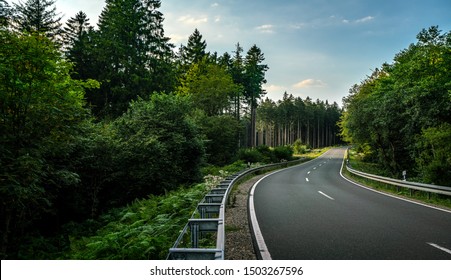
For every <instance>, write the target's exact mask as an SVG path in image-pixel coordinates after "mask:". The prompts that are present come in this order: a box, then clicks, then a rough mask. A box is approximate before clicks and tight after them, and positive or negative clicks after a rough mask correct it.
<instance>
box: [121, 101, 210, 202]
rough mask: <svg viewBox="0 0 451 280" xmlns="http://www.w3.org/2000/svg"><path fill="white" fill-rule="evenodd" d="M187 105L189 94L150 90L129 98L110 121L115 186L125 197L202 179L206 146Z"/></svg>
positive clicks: (156, 192)
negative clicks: (141, 97) (114, 148)
mask: <svg viewBox="0 0 451 280" xmlns="http://www.w3.org/2000/svg"><path fill="white" fill-rule="evenodd" d="M190 110H191V106H190V102H189V99H188V98H187V97H181V96H174V95H164V94H154V95H152V97H151V99H150V100H149V101H144V100H138V101H135V102H132V103H131V104H130V108H129V110H128V111H127V113H125V114H124V115H123V116H122V117H120V118H118V119H117V120H116V121H115V122H114V129H115V130H116V139H115V141H117V151H116V155H115V157H116V159H115V162H116V164H117V166H118V167H119V168H118V171H117V172H118V173H117V174H116V176H117V177H118V178H117V181H118V183H119V185H118V186H117V187H118V188H120V189H127V196H128V199H133V198H135V197H143V196H145V195H147V194H149V193H154V194H159V193H163V192H164V191H166V190H170V189H172V188H174V187H175V186H178V185H180V184H185V183H192V182H196V181H198V180H199V179H200V172H199V170H200V164H201V163H202V162H203V157H204V148H203V142H202V139H201V138H200V135H199V133H198V129H197V127H196V126H195V124H194V123H193V122H192V121H191V120H190V119H189V118H188V117H187V115H188V113H189V112H190Z"/></svg>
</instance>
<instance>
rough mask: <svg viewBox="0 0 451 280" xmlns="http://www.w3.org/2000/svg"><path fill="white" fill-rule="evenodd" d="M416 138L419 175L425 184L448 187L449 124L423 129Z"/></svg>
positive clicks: (450, 169) (450, 164) (450, 167)
mask: <svg viewBox="0 0 451 280" xmlns="http://www.w3.org/2000/svg"><path fill="white" fill-rule="evenodd" d="M418 138H419V139H418V142H417V145H418V146H417V147H418V149H419V150H420V154H419V157H418V158H417V159H416V160H417V164H418V168H419V171H420V174H421V175H422V177H423V178H424V180H425V181H427V182H432V183H434V184H437V185H443V186H450V185H451V184H450V179H451V124H449V123H445V124H442V125H441V126H439V127H430V128H428V129H425V130H423V132H422V133H421V135H420V136H419V137H418Z"/></svg>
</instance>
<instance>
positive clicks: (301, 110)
mask: <svg viewBox="0 0 451 280" xmlns="http://www.w3.org/2000/svg"><path fill="white" fill-rule="evenodd" d="M160 5H161V1H159V0H107V1H106V5H105V8H104V10H103V11H102V13H101V15H100V18H99V20H98V24H97V26H95V27H94V26H92V25H91V24H90V22H89V18H88V17H87V15H86V14H85V13H84V12H83V11H80V12H78V13H76V14H74V15H73V17H71V18H70V19H69V20H67V22H65V23H63V22H62V17H61V16H60V14H59V13H58V11H57V5H56V2H55V1H54V0H27V1H25V2H19V3H18V4H13V5H11V4H9V3H8V2H7V1H6V0H0V42H1V43H0V167H1V168H0V197H1V217H2V222H1V227H0V228H1V238H2V239H1V250H0V255H1V258H2V259H40V258H42V259H44V258H88V257H89V256H90V257H92V258H105V259H107V258H156V257H161V256H162V255H161V252H160V251H159V250H160V248H163V247H164V246H163V247H161V246H160V245H159V243H158V242H160V241H161V240H160V239H164V238H166V239H169V238H170V235H166V234H167V232H165V230H166V229H165V230H163V231H160V232H159V233H155V231H153V230H154V229H155V228H158V227H159V225H160V224H162V223H163V221H166V223H168V224H169V223H171V224H172V228H171V230H172V231H173V232H175V233H177V232H178V230H179V229H178V228H174V227H177V224H175V222H174V220H173V219H174V215H175V214H176V213H178V212H189V211H190V210H189V209H190V207H192V206H193V201H196V200H197V199H199V197H200V196H199V195H200V193H202V190H203V189H202V188H199V187H198V186H199V185H198V183H200V182H202V181H203V178H204V176H206V175H208V171H209V170H213V169H215V168H216V169H217V168H220V167H221V166H225V165H229V164H232V165H233V164H234V162H235V165H236V166H240V164H239V162H240V161H239V160H241V162H242V163H243V162H247V158H246V155H247V154H249V152H252V151H255V149H256V147H257V146H258V147H259V148H258V151H261V152H265V153H267V152H268V151H272V148H269V147H276V146H283V147H281V148H279V150H274V152H277V151H279V152H280V151H282V153H279V155H280V154H282V156H280V157H277V156H271V157H268V159H269V160H270V161H272V160H280V159H285V155H286V154H287V153H285V152H286V151H288V154H289V155H287V156H286V157H287V158H289V157H291V155H292V153H293V148H292V147H291V145H293V144H294V147H298V148H299V147H302V149H303V150H305V149H308V148H318V147H323V146H326V145H333V144H337V143H338V142H339V141H340V139H339V137H338V135H337V133H338V126H337V125H336V123H337V121H338V120H339V118H340V115H341V112H342V110H341V109H340V108H339V106H338V105H337V104H336V103H334V104H329V103H328V102H327V101H320V100H316V101H313V100H311V99H310V98H306V99H304V100H303V99H301V98H299V97H296V98H295V97H293V96H292V95H289V94H288V93H286V94H285V96H284V98H283V100H279V101H272V100H270V99H267V98H266V99H264V95H265V91H264V90H263V87H262V86H263V85H264V84H265V83H266V78H265V73H266V72H267V71H268V69H269V67H268V65H266V64H265V63H264V61H265V57H264V53H263V51H262V50H261V49H260V48H259V47H258V46H257V45H253V46H252V47H250V48H249V49H248V50H247V51H245V50H244V49H243V48H242V46H241V45H240V44H239V43H237V44H236V45H235V46H234V47H233V46H232V49H233V51H232V52H231V53H230V54H229V53H224V54H222V55H218V54H217V53H216V52H213V53H212V52H207V43H206V40H205V39H203V36H202V34H201V33H200V31H199V30H197V29H196V30H194V31H193V33H192V35H191V36H190V37H189V39H188V41H187V43H186V45H181V46H180V47H178V48H177V47H176V46H174V45H172V44H171V43H170V38H168V37H166V36H165V35H164V28H163V14H162V13H161V12H160V11H159V8H160ZM302 149H301V148H299V149H297V150H298V151H301V150H302ZM284 153H285V155H284ZM237 162H238V163H237ZM244 166H245V164H244ZM187 190H190V191H189V192H188V191H187ZM175 191H179V192H178V193H177V194H176V195H174V196H173V198H171V197H169V198H167V197H166V195H169V194H172V193H173V192H175ZM147 198H153V199H154V200H146V199H147ZM154 201H156V202H154ZM124 207H128V208H124ZM176 208H177V209H176ZM119 209H121V210H119ZM146 209H147V210H149V209H150V210H151V211H152V212H151V213H150V212H146V211H147V210H146ZM135 210H136V211H142V213H141V214H139V215H138V214H136V213H131V212H130V211H135ZM150 210H149V211H150ZM158 211H167V213H158ZM140 215H142V216H140ZM138 216H139V223H138V222H134V221H135V220H133V219H132V217H134V218H136V219H138ZM145 217H148V218H145ZM149 219H151V220H152V221H149ZM111 221H113V222H114V221H132V222H133V224H139V225H141V226H142V227H144V225H142V224H146V225H145V226H146V227H147V228H148V229H149V231H144V230H142V227H141V230H140V231H139V233H137V234H139V235H140V236H141V235H143V234H144V237H142V239H139V240H140V241H139V242H138V241H137V240H134V241H133V240H132V241H130V240H129V239H126V238H125V236H130V234H131V233H130V227H128V226H123V228H125V229H124V232H125V233H124V234H123V235H122V236H123V237H124V242H125V243H127V246H129V247H127V248H132V249H130V250H128V252H127V254H126V253H124V251H123V250H124V249H123V248H124V247H125V246H122V245H121V246H119V245H117V244H119V243H118V242H119V240H120V238H119V237H118V233H115V232H114V230H110V229H108V230H105V232H106V233H105V236H109V237H111V240H112V241H111V242H110V243H109V244H108V246H109V247H102V248H101V249H99V250H98V251H96V253H95V254H92V255H89V254H81V253H80V254H78V253H75V254H72V255H64V254H63V253H61V252H62V251H64V250H73V251H74V250H75V251H77V250H78V249H79V248H81V247H82V245H80V243H81V242H82V241H83V240H84V239H85V238H84V237H83V238H80V239H78V240H75V239H76V238H75V236H84V235H83V234H88V233H91V232H95V231H96V230H97V229H98V225H99V224H102V223H103V224H107V222H111ZM159 223H160V224H159ZM96 225H97V226H96ZM110 227H111V228H113V227H115V228H116V229H117V228H118V227H120V226H119V225H116V224H114V225H111V226H110ZM151 229H152V230H151ZM127 230H128V231H127ZM137 231H138V230H137ZM166 231H167V230H166ZM146 232H147V233H146ZM162 232H163V233H162ZM146 234H147V235H146ZM156 235H157V236H156ZM109 237H108V238H106V237H105V238H98V239H96V238H93V239H92V243H90V244H94V245H96V244H97V245H98V244H100V243H99V242H102V241H105V240H107V241H108V240H110V239H109ZM157 237H159V238H160V239H158V240H157ZM151 240H156V241H155V242H156V243H153V244H151V243H149V242H150V241H151ZM105 242H106V241H105ZM131 242H132V243H133V242H135V243H136V246H135V244H131V245H130V243H131ZM168 242H170V240H169V241H168ZM138 243H139V244H138ZM94 245H92V246H94ZM113 245H116V249H117V251H114V253H113V247H114V246H113ZM138 245H139V246H144V247H145V248H146V249H145V250H141V249H140V248H142V247H139V246H138ZM83 246H84V245H83ZM85 247H86V246H85ZM121 250H122V251H121ZM161 250H163V249H161ZM81 251H83V250H82V249H79V252H81ZM153 251H155V252H154V253H152V252H153ZM88 255H89V256H88Z"/></svg>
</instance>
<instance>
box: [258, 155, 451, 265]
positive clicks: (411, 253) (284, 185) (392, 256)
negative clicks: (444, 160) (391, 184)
mask: <svg viewBox="0 0 451 280" xmlns="http://www.w3.org/2000/svg"><path fill="white" fill-rule="evenodd" d="M344 152H345V149H344V148H337V149H332V150H330V151H328V152H327V153H325V154H324V155H323V156H321V157H319V158H317V159H315V160H312V161H310V162H307V163H305V164H302V165H299V166H296V167H294V168H288V169H284V170H282V171H280V172H277V173H273V174H272V175H269V176H267V177H265V178H263V179H262V180H261V181H260V182H259V183H257V184H256V185H255V186H254V187H255V189H254V190H253V192H251V196H250V200H252V202H250V207H251V209H250V211H251V213H252V212H255V217H256V221H253V222H252V223H253V224H256V223H257V225H258V227H259V230H260V232H261V237H262V238H261V242H263V243H260V244H263V247H262V245H260V247H261V250H264V249H263V248H264V246H265V245H266V247H267V250H268V251H269V254H268V257H270V258H272V259H296V260H304V259H314V260H333V259H343V260H354V259H357V260H366V259H370V260H385V259H389V260H400V259H407V260H411V259H425V260H426V259H433V260H436V259H437V260H443V259H451V213H450V212H446V211H441V210H438V209H435V208H430V207H425V206H422V205H419V204H415V203H411V202H408V201H405V200H400V199H396V198H393V197H390V196H386V195H382V194H380V193H377V192H374V191H370V190H368V189H365V188H362V187H359V186H357V185H355V184H352V183H350V182H348V181H347V180H345V179H343V178H342V177H341V175H340V168H341V165H342V159H343V155H344ZM252 209H253V210H252ZM251 216H252V214H251ZM257 231H258V229H257ZM257 236H259V235H258V234H257ZM257 239H259V238H258V237H257ZM269 255H270V256H269Z"/></svg>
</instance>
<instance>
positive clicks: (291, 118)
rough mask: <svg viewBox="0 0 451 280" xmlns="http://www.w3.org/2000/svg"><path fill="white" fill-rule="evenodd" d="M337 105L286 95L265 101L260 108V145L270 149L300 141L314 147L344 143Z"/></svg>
mask: <svg viewBox="0 0 451 280" xmlns="http://www.w3.org/2000/svg"><path fill="white" fill-rule="evenodd" d="M341 113H342V111H341V109H340V108H339V106H338V104H337V103H335V102H334V103H333V104H329V102H328V101H326V102H324V101H320V100H316V102H313V101H312V100H311V99H310V98H309V97H307V98H306V99H304V100H303V99H302V98H300V97H296V98H294V97H293V95H291V94H290V95H288V94H287V93H285V94H284V96H283V99H282V100H279V101H278V102H274V101H272V100H270V99H268V98H267V99H265V100H264V101H263V102H262V103H261V104H260V106H259V107H258V109H257V143H258V144H260V145H267V146H283V145H292V144H293V143H295V142H296V141H298V142H300V143H301V144H303V145H305V146H307V147H310V148H320V147H325V146H332V145H336V144H338V143H341V139H340V136H339V135H338V133H339V128H338V126H337V122H338V121H339V119H340V116H341Z"/></svg>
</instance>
